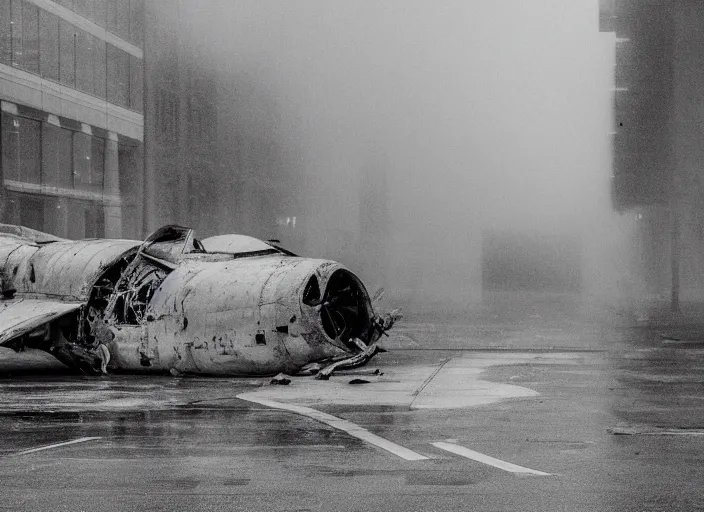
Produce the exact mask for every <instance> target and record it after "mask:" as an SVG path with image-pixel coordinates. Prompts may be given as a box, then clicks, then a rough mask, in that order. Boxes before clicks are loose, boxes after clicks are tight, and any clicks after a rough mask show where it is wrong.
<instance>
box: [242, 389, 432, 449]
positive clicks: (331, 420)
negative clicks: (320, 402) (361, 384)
mask: <svg viewBox="0 0 704 512" xmlns="http://www.w3.org/2000/svg"><path fill="white" fill-rule="evenodd" d="M238 398H241V399H242V400H247V401H248V402H254V403H257V404H260V405H265V406H267V407H271V408H272V409H281V410H284V411H289V412H295V413H296V414H301V415H302V416H307V417H308V418H312V419H314V420H316V421H319V422H321V423H325V424H326V425H330V426H331V427H333V428H336V429H338V430H342V431H344V432H347V433H348V434H349V435H351V436H353V437H356V438H357V439H361V440H362V441H365V442H367V443H369V444H372V445H374V446H377V447H379V448H381V449H383V450H386V451H387V452H390V453H393V454H394V455H397V456H399V457H401V458H402V459H406V460H426V459H428V457H426V456H425V455H421V454H420V453H416V452H414V451H413V450H409V449H408V448H405V447H403V446H401V445H398V444H396V443H394V442H391V441H389V440H388V439H384V438H383V437H379V436H377V435H376V434H372V433H371V432H369V431H368V430H367V429H365V428H362V427H360V426H359V425H355V424H354V423H352V422H350V421H347V420H343V419H342V418H338V417H337V416H333V415H331V414H327V413H324V412H320V411H316V410H315V409H311V408H310V407H304V406H302V405H293V404H284V403H281V402H274V401H273V400H266V399H261V398H255V397H254V396H252V395H251V394H249V393H248V394H247V395H246V396H245V395H240V396H238Z"/></svg>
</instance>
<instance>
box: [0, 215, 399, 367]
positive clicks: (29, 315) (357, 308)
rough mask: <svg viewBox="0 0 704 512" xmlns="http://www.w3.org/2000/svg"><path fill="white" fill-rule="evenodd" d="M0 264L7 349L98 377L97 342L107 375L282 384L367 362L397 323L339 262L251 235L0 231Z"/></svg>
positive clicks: (168, 229) (0, 337) (0, 311)
mask: <svg viewBox="0 0 704 512" xmlns="http://www.w3.org/2000/svg"><path fill="white" fill-rule="evenodd" d="M0 265H2V266H1V267H0V278H1V281H0V283H1V284H2V295H3V300H2V301H0V345H3V346H8V347H11V348H14V349H15V350H21V349H22V348H23V347H31V348H39V349H42V350H45V351H47V352H49V353H52V354H53V355H55V356H56V357H57V358H59V359H60V360H61V361H62V362H64V363H66V364H68V365H69V366H72V367H75V368H79V369H81V370H83V371H86V372H95V373H97V372H98V371H99V367H100V359H99V357H97V354H98V349H99V347H101V345H103V346H104V347H107V349H108V350H109V352H110V355H111V362H110V368H112V369H119V370H127V371H156V372H167V371H168V372H171V373H172V374H178V373H182V372H189V373H200V374H213V375H237V376H248V375H276V374H278V373H280V372H287V373H296V372H297V371H299V370H300V369H301V368H303V367H304V366H306V365H309V364H310V363H315V362H319V363H323V364H324V363H326V362H329V363H331V364H332V363H335V366H333V367H331V368H330V370H329V371H332V370H333V369H334V368H337V367H348V366H349V365H361V364H364V363H365V362H367V361H368V360H369V359H370V358H371V357H372V356H373V355H374V354H375V353H376V352H377V350H376V347H374V348H373V349H372V348H371V347H373V346H374V343H375V342H376V341H377V340H378V338H379V337H380V336H381V335H382V334H383V333H384V332H385V331H386V330H388V329H389V328H390V327H391V326H392V325H393V323H394V320H395V317H394V315H390V316H386V317H381V316H379V315H377V314H376V313H375V312H374V309H373V306H372V301H371V300H370V298H369V295H368V293H367V291H366V289H365V287H364V285H363V284H362V282H361V281H360V280H359V279H358V278H357V276H355V275H354V274H353V273H352V272H350V271H349V270H348V269H346V268H345V267H344V266H342V265H341V264H339V263H336V262H333V261H326V260H318V259H309V258H301V257H297V256H295V255H293V254H292V253H290V252H288V251H286V250H284V249H282V248H280V247H277V246H275V245H272V244H270V243H267V242H264V241H261V240H258V239H256V238H252V237H247V236H244V235H220V236H215V237H211V238H206V239H204V240H202V241H199V240H198V239H196V238H195V237H194V233H193V230H191V229H189V228H184V227H181V226H165V227H163V228H161V229H159V230H157V231H156V232H154V233H153V234H152V235H150V236H149V237H148V238H147V239H146V240H145V241H144V242H141V243H140V242H138V241H130V240H80V241H69V240H63V239H58V238H56V237H53V236H51V235H46V234H43V233H40V232H36V231H33V230H27V229H26V228H23V227H21V226H7V225H0ZM31 301H35V302H31ZM23 303H24V306H21V304H23ZM3 315H4V316H3ZM11 316H12V318H13V320H12V321H9V319H10V317H11ZM4 319H5V320H4ZM17 325H25V326H27V327H26V328H24V329H18V328H17V327H16V326H17ZM340 361H348V362H346V363H340ZM328 373H329V372H328Z"/></svg>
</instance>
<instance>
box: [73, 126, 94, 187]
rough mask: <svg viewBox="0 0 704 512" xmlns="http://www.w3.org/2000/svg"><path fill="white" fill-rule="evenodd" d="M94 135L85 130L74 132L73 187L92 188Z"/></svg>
mask: <svg viewBox="0 0 704 512" xmlns="http://www.w3.org/2000/svg"><path fill="white" fill-rule="evenodd" d="M91 139H92V137H91V136H90V135H88V134H86V133H83V132H73V187H74V188H77V189H81V190H87V189H90V173H91V165H90V157H91V144H90V141H91Z"/></svg>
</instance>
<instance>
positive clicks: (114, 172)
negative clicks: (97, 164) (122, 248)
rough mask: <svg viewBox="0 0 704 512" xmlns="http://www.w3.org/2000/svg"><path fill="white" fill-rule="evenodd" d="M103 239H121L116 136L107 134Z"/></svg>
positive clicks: (110, 133) (120, 206) (111, 133)
mask: <svg viewBox="0 0 704 512" xmlns="http://www.w3.org/2000/svg"><path fill="white" fill-rule="evenodd" d="M103 196H104V202H103V212H104V214H105V237H106V238H121V237H122V201H121V197H120V165H119V152H118V146H117V134H116V133H113V132H108V139H107V140H106V141H105V177H104V181H103Z"/></svg>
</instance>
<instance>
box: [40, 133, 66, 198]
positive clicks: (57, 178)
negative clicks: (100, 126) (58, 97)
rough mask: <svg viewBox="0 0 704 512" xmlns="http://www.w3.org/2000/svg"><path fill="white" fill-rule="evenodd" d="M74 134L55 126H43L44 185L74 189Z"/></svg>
mask: <svg viewBox="0 0 704 512" xmlns="http://www.w3.org/2000/svg"><path fill="white" fill-rule="evenodd" d="M72 135H73V134H72V132H71V131H69V130H64V129H63V128H59V127H58V126H54V125H53V124H48V123H44V124H43V125H42V184H43V185H48V186H51V187H62V188H72V187H73V179H72V176H71V174H72V165H71V164H72V160H73V159H72V148H71V138H72Z"/></svg>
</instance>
